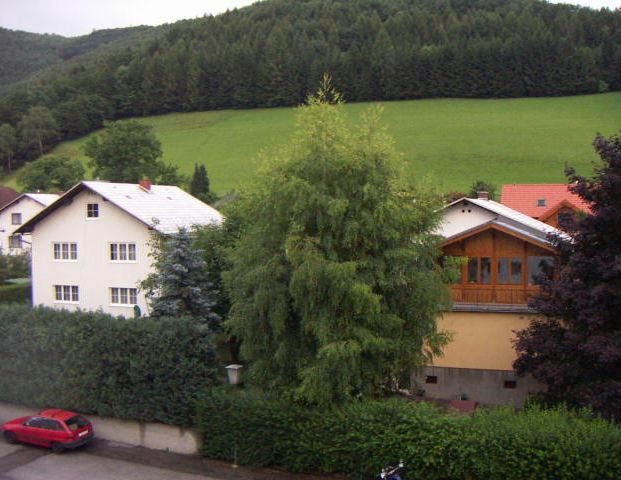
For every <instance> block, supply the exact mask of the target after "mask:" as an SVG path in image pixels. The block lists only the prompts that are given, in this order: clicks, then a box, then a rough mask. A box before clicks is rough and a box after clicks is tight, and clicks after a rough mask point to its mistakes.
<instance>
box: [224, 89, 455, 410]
mask: <svg viewBox="0 0 621 480" xmlns="http://www.w3.org/2000/svg"><path fill="white" fill-rule="evenodd" d="M339 103H340V97H339V95H338V94H336V93H335V92H334V91H333V90H332V89H331V88H330V86H329V83H328V82H326V81H324V83H323V85H322V88H321V90H320V91H319V92H318V94H317V95H315V96H312V97H309V99H308V102H307V105H305V106H303V107H301V108H300V110H299V118H298V127H297V133H296V135H295V138H294V140H293V142H292V143H291V145H290V147H288V148H287V149H286V150H285V151H284V152H282V154H281V155H280V156H279V157H278V158H276V159H274V160H273V161H272V162H268V166H267V167H265V168H264V169H263V171H262V172H261V173H260V174H259V175H258V177H257V180H256V183H255V184H254V187H253V188H252V189H251V190H250V191H249V192H247V193H246V194H245V196H243V197H242V199H241V200H240V202H241V203H240V206H239V213H240V215H242V217H243V222H244V230H243V233H242V234H241V238H240V240H239V241H238V242H237V244H236V247H235V249H234V250H233V253H232V256H231V262H232V267H231V269H230V270H229V271H228V272H225V282H226V285H227V287H228V290H229V294H230V298H231V302H232V307H231V311H230V314H229V319H228V320H227V322H226V325H227V326H228V328H230V331H231V333H233V334H234V335H235V336H236V337H237V338H239V339H240V340H241V353H242V356H243V358H244V359H245V360H246V361H248V362H249V374H250V380H251V381H254V382H256V383H258V384H259V385H261V386H263V387H265V388H270V389H271V388H277V389H281V390H282V391H284V392H286V393H287V394H290V395H293V396H295V397H296V398H298V399H300V400H303V401H308V402H312V403H317V404H328V403H333V402H342V401H346V400H348V399H352V398H355V397H357V396H359V395H364V396H375V395H378V394H379V393H380V392H381V391H382V390H383V388H384V387H386V386H387V385H389V384H392V382H393V381H394V380H395V379H397V378H403V377H407V376H408V374H409V373H410V372H411V371H412V369H414V368H416V367H419V366H421V365H422V364H423V363H424V362H425V361H426V359H427V358H428V354H429V353H430V351H433V352H434V353H438V352H439V350H440V348H441V346H442V345H443V344H444V343H445V341H446V335H444V334H443V333H441V332H438V331H437V329H436V319H437V317H438V315H439V314H440V312H441V311H442V310H443V309H444V308H446V307H447V306H448V302H449V299H448V295H447V289H446V287H445V286H444V285H443V283H442V275H441V268H440V266H439V265H438V263H437V258H438V254H439V244H438V239H437V238H436V237H435V236H434V235H433V234H432V231H433V229H434V227H435V226H436V223H437V220H438V214H437V203H436V202H435V198H432V196H431V195H428V194H425V193H423V192H421V191H417V190H416V189H413V188H412V187H411V186H410V185H407V184H406V183H404V182H403V181H402V176H401V175H400V162H399V160H398V159H397V157H396V154H395V153H394V150H393V148H392V147H391V145H390V141H389V140H388V139H387V138H386V136H385V134H384V133H383V130H382V129H381V128H380V126H379V125H378V120H377V116H376V115H374V114H369V115H367V116H366V117H365V118H364V119H363V120H362V122H361V124H360V126H359V128H357V129H356V130H355V131H351V130H350V129H349V127H348V125H347V123H346V120H345V118H344V113H343V112H342V109H341V106H340V105H339Z"/></svg>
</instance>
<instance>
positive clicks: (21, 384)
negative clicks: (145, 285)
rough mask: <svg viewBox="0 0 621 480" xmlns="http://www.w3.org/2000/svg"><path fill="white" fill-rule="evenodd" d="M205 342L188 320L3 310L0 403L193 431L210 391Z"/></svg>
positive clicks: (209, 349) (211, 365)
mask: <svg viewBox="0 0 621 480" xmlns="http://www.w3.org/2000/svg"><path fill="white" fill-rule="evenodd" d="M215 377H216V360H215V354H214V348H213V345H212V341H211V338H210V334H209V333H208V332H207V331H206V330H205V328H204V327H202V326H200V325H197V324H196V323H195V322H193V321H192V320H191V319H184V318H175V319H170V318H161V319H158V320H150V319H144V318H140V319H132V320H127V319H123V318H121V317H118V318H116V317H112V316H110V315H106V314H103V313H98V312H68V311H63V310H53V309H49V308H43V307H37V308H34V309H32V308H29V307H26V306H21V305H0V400H2V401H7V402H13V403H19V404H23V405H30V406H33V407H50V406H55V407H60V408H66V409H70V410H78V411H80V412H83V413H93V414H98V415H104V416H112V417H119V418H127V419H132V420H140V421H157V422H163V423H168V424H174V425H181V426H187V425H190V424H191V421H192V417H193V415H194V404H195V401H196V395H197V393H198V392H199V391H201V390H202V389H204V388H205V387H206V386H209V385H212V384H213V383H214V379H215Z"/></svg>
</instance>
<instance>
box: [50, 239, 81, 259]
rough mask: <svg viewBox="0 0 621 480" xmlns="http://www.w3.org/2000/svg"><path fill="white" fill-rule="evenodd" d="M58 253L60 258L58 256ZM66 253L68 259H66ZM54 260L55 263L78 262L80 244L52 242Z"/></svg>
mask: <svg viewBox="0 0 621 480" xmlns="http://www.w3.org/2000/svg"><path fill="white" fill-rule="evenodd" d="M57 253H58V256H56V254H57ZM65 253H66V258H64V257H65ZM52 260H54V261H55V262H77V261H78V244H77V243H76V242H52Z"/></svg>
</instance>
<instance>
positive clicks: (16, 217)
mask: <svg viewBox="0 0 621 480" xmlns="http://www.w3.org/2000/svg"><path fill="white" fill-rule="evenodd" d="M21 224H22V214H21V213H12V214H11V225H21Z"/></svg>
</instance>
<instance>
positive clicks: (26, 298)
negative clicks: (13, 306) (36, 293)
mask: <svg viewBox="0 0 621 480" xmlns="http://www.w3.org/2000/svg"><path fill="white" fill-rule="evenodd" d="M30 287H31V285H30V282H26V283H18V284H15V285H2V286H0V303H12V302H16V303H30V302H31V299H30Z"/></svg>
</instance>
